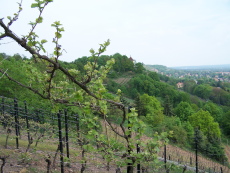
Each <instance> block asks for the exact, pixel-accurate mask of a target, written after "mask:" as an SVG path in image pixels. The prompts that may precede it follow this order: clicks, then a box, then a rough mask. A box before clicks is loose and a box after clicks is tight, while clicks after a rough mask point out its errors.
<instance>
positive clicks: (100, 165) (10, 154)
mask: <svg viewBox="0 0 230 173" xmlns="http://www.w3.org/2000/svg"><path fill="white" fill-rule="evenodd" d="M0 110H1V111H0V115H1V117H0V118H1V119H0V121H1V126H0V132H1V137H0V159H1V161H2V163H1V164H2V165H1V172H3V171H4V172H12V173H13V172H21V173H23V172H95V173H97V172H98V173H99V172H101V173H103V172H116V173H119V172H126V164H127V163H123V162H122V160H121V158H122V157H126V156H125V155H124V153H125V152H123V150H124V149H123V148H121V147H120V146H119V143H123V139H122V138H120V137H119V136H118V135H117V134H115V133H114V132H113V131H111V130H110V129H109V128H108V125H107V123H106V122H105V121H103V120H97V122H99V123H100V127H99V128H98V129H97V130H98V131H101V133H102V134H106V135H107V137H108V138H111V139H114V142H111V143H110V146H106V145H105V144H103V143H100V142H97V137H96V136H95V138H94V139H84V137H83V136H84V131H85V129H84V123H83V122H82V121H84V119H83V117H82V116H81V115H79V114H73V113H70V112H68V109H65V110H64V111H59V112H57V113H51V112H50V111H45V110H41V109H36V108H31V107H30V106H29V105H27V103H26V102H20V101H17V100H16V99H8V98H4V97H1V106H0ZM113 127H114V128H117V130H119V127H118V126H117V125H115V124H114V125H113ZM120 130H121V129H120ZM149 139H150V138H149V137H142V138H141V140H144V141H148V140H149ZM83 144H84V145H83ZM107 147H111V148H114V152H113V154H115V155H116V156H113V157H112V156H110V154H109V153H107V152H106V149H107ZM140 152H141V149H140ZM157 157H158V160H159V161H158V162H157V163H156V162H154V163H153V162H151V161H146V163H139V164H137V165H136V166H135V170H136V171H138V166H139V167H141V171H142V172H165V171H170V172H175V173H176V172H187V173H189V172H195V171H196V166H197V170H198V171H199V172H204V171H206V172H210V173H214V172H224V173H228V172H230V169H229V168H228V167H227V165H228V163H223V164H220V163H216V162H213V161H211V160H210V159H207V158H204V157H201V156H199V155H197V158H196V154H195V152H194V151H193V152H191V151H185V150H182V149H180V148H178V147H175V146H172V145H167V146H165V147H162V148H160V149H159V151H158V153H157Z"/></svg>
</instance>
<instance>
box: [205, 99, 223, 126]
mask: <svg viewBox="0 0 230 173" xmlns="http://www.w3.org/2000/svg"><path fill="white" fill-rule="evenodd" d="M202 109H203V110H205V111H208V112H209V113H210V115H211V116H212V117H213V118H214V120H215V121H217V122H221V120H222V116H223V113H224V112H223V110H222V108H221V107H220V106H217V105H216V104H214V103H213V102H211V101H209V102H206V103H205V105H204V106H203V108H202Z"/></svg>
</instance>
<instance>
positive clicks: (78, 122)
mask: <svg viewBox="0 0 230 173" xmlns="http://www.w3.org/2000/svg"><path fill="white" fill-rule="evenodd" d="M76 126H77V141H78V145H80V146H81V140H80V120H79V115H78V114H76Z"/></svg>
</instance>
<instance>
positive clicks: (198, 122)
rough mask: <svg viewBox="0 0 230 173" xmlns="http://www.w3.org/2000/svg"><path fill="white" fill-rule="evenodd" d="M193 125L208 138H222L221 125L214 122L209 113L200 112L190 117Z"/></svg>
mask: <svg viewBox="0 0 230 173" xmlns="http://www.w3.org/2000/svg"><path fill="white" fill-rule="evenodd" d="M188 120H189V122H190V123H191V125H192V126H193V127H194V128H196V127H198V128H199V129H200V131H202V132H203V133H204V135H206V136H207V137H208V138H209V137H212V138H220V136H221V131H220V128H219V124H218V123H217V122H215V121H214V118H213V117H212V116H211V115H210V113H209V112H208V111H204V110H202V109H201V110H200V111H198V112H196V113H194V114H192V115H191V116H189V117H188Z"/></svg>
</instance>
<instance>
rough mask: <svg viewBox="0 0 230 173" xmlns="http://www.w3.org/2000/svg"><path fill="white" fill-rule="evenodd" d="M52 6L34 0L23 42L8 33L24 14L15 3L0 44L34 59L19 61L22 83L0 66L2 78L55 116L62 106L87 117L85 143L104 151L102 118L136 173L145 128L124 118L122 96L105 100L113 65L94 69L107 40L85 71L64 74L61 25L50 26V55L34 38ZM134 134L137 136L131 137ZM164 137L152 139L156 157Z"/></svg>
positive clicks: (1, 22) (132, 113)
mask: <svg viewBox="0 0 230 173" xmlns="http://www.w3.org/2000/svg"><path fill="white" fill-rule="evenodd" d="M50 2H52V0H35V2H34V3H32V5H31V7H32V8H35V9H38V11H39V15H38V17H37V18H36V19H35V21H33V22H30V23H29V24H30V25H31V30H30V31H29V32H28V33H27V34H25V35H23V36H22V37H19V36H17V35H16V34H15V33H17V31H13V30H11V25H12V24H13V23H14V22H16V21H17V19H18V18H19V14H20V12H21V11H22V7H21V3H19V11H18V12H17V13H15V14H14V16H13V17H10V16H8V17H7V18H8V20H9V21H8V23H7V24H6V23H5V22H4V19H3V18H2V17H1V19H0V26H1V28H2V29H3V33H0V39H1V40H2V39H5V38H11V39H12V40H13V41H15V42H17V43H18V45H19V46H21V47H22V48H23V49H25V50H27V51H28V52H29V53H30V54H31V56H32V59H31V60H24V61H23V66H22V68H23V70H24V71H26V74H25V75H24V76H23V78H19V79H15V78H13V77H12V76H13V75H12V73H11V72H10V71H9V72H8V71H7V68H6V67H5V66H3V65H2V62H0V72H1V73H2V75H4V76H5V77H6V78H8V79H9V80H10V81H12V82H14V83H15V84H17V85H19V86H21V87H24V88H26V89H28V90H30V91H32V92H33V93H35V94H37V95H38V96H40V97H41V98H43V99H46V100H49V101H51V102H52V103H53V104H54V111H55V110H56V111H58V110H59V109H60V108H61V107H62V105H68V106H71V107H70V109H71V110H72V111H73V112H76V111H79V109H80V110H81V113H82V114H83V115H84V116H85V120H84V121H85V122H91V123H86V125H87V126H88V129H89V131H88V133H86V134H87V135H86V136H85V138H88V139H95V138H96V137H98V138H97V142H100V143H104V144H105V146H110V141H111V139H109V138H108V137H105V136H103V134H100V133H99V132H98V131H97V130H95V128H96V127H97V125H96V123H92V122H94V121H95V120H97V115H98V114H99V115H100V116H101V117H103V120H104V121H105V122H106V123H105V124H107V125H108V126H109V128H111V130H112V131H113V132H114V133H116V134H117V135H118V136H120V137H122V138H123V139H124V140H125V141H126V142H125V143H122V144H123V146H125V147H126V151H125V153H124V155H123V154H122V155H121V156H120V159H121V161H120V163H122V164H124V163H125V164H126V163H128V168H127V172H129V173H131V172H133V171H134V170H133V167H134V166H135V164H137V162H136V161H137V159H138V160H139V161H141V160H144V159H145V158H146V156H147V155H148V156H149V154H148V152H143V154H142V155H140V154H138V153H136V151H135V149H134V147H133V146H135V145H136V144H137V141H138V144H140V145H144V143H143V142H142V141H141V140H140V136H141V135H142V134H143V132H144V128H145V124H144V123H143V122H142V121H141V120H139V119H138V117H137V113H136V112H135V109H134V108H132V109H131V110H130V112H127V109H126V107H125V105H124V104H123V103H122V102H121V99H120V96H121V91H120V90H118V91H117V94H116V95H114V96H113V97H112V98H111V95H108V94H107V90H106V88H105V86H104V85H103V81H104V80H105V79H106V75H107V74H108V72H109V71H110V69H111V68H112V66H113V64H114V63H115V60H114V59H113V58H111V59H109V60H108V61H107V62H106V63H105V65H104V66H100V67H99V66H98V60H99V58H100V55H101V54H102V53H104V52H105V51H106V48H107V47H108V46H109V44H110V41H109V40H107V41H105V42H104V43H103V44H100V47H99V49H98V50H97V51H95V50H94V49H91V50H90V53H91V56H90V57H87V62H86V64H84V63H82V64H81V65H80V66H82V65H84V71H83V72H82V69H66V68H65V67H64V66H63V63H60V61H59V58H60V56H62V52H63V49H62V46H61V45H60V39H61V37H62V33H63V32H64V28H63V27H62V24H61V23H60V22H59V21H56V22H54V23H53V24H52V25H51V26H52V27H53V28H54V30H55V32H54V37H53V40H52V42H53V43H54V51H53V54H52V55H50V56H47V55H46V49H45V43H46V42H47V40H46V39H42V40H38V38H39V37H38V35H37V34H36V33H35V28H36V26H38V25H39V24H41V23H42V21H43V17H42V14H43V11H44V9H45V8H46V6H47V5H48V4H49V3H50ZM24 78H26V79H27V80H28V81H26V82H25V81H24V80H23V79H24ZM110 107H115V108H116V109H117V110H119V111H118V112H119V114H118V115H117V116H120V119H121V121H120V122H119V126H120V128H121V130H120V131H118V130H116V129H115V127H114V126H113V125H112V122H111V121H109V119H108V116H109V114H108V113H109V108H110ZM95 113H97V114H95ZM86 115H92V116H86ZM94 127H95V128H94ZM134 132H135V133H136V135H135V136H132V133H134ZM166 136H167V135H166V134H165V133H164V134H162V135H161V136H159V135H157V138H156V139H152V142H155V143H156V145H154V147H153V148H152V149H153V150H154V151H157V149H158V148H159V147H160V146H161V145H164V143H165V142H164V141H166V140H165V138H166ZM155 140H162V141H163V142H162V143H161V142H156V141H155ZM149 143H151V142H149ZM89 145H90V144H84V145H83V146H82V148H83V149H84V148H89ZM146 145H147V144H146ZM107 149H108V150H109V149H111V148H110V147H107ZM144 149H145V148H144ZM112 152H113V150H109V151H107V153H112ZM114 157H115V156H114ZM156 159H157V157H156V156H155V155H153V156H151V160H152V161H154V160H156Z"/></svg>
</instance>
